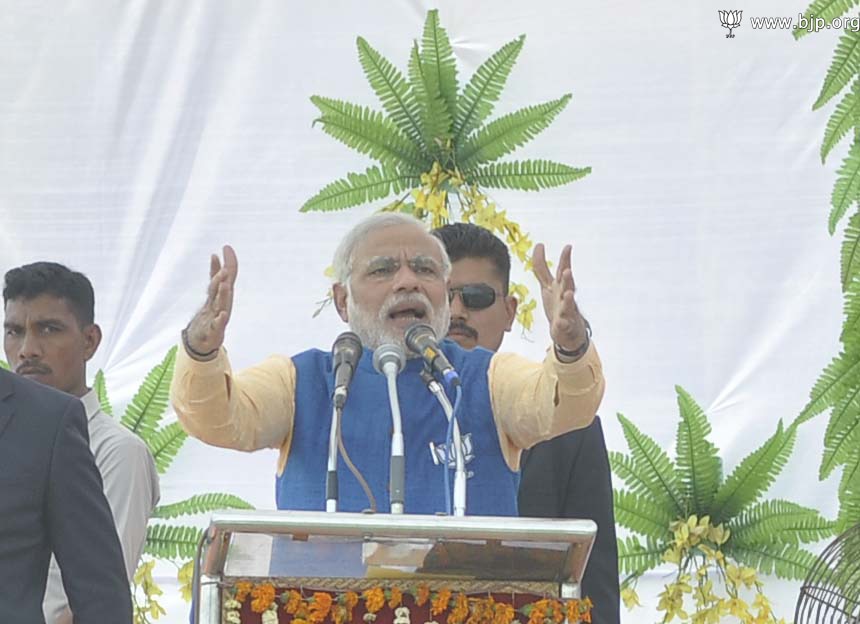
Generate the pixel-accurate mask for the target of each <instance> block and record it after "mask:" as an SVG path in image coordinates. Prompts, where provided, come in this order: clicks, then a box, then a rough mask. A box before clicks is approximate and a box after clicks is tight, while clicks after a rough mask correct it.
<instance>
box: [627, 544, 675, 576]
mask: <svg viewBox="0 0 860 624" xmlns="http://www.w3.org/2000/svg"><path fill="white" fill-rule="evenodd" d="M617 544H618V570H619V571H620V572H621V573H622V574H632V575H634V576H639V575H641V574H642V573H643V572H646V571H647V570H650V569H651V568H653V567H656V566H658V565H660V563H661V562H662V561H663V553H664V552H665V551H666V547H667V544H662V543H659V542H656V541H654V540H653V539H651V538H650V537H649V538H646V541H645V544H642V543H641V542H640V541H639V540H638V539H637V538H636V537H634V536H632V535H631V536H628V537H627V538H626V539H621V538H619V539H618V540H617Z"/></svg>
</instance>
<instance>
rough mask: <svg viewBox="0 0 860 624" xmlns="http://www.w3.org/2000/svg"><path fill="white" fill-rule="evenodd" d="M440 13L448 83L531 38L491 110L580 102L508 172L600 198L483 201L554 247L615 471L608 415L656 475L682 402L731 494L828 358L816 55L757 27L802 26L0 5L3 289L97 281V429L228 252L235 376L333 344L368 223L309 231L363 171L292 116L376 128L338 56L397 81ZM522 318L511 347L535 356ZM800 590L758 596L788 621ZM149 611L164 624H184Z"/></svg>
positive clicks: (823, 494)
mask: <svg viewBox="0 0 860 624" xmlns="http://www.w3.org/2000/svg"><path fill="white" fill-rule="evenodd" d="M434 7H438V8H439V9H440V13H441V19H442V22H443V25H444V26H445V27H446V28H447V30H448V32H449V35H450V37H451V40H452V44H453V47H454V52H455V54H456V56H457V58H458V62H459V68H460V73H459V76H460V80H461V82H463V81H464V80H465V79H466V78H467V77H468V76H470V75H471V74H472V72H473V71H474V69H475V68H476V67H477V65H478V64H479V63H480V62H482V61H483V60H484V59H485V58H486V57H487V56H488V55H489V54H490V53H491V52H493V51H495V50H496V49H497V48H498V47H500V46H501V45H502V44H503V43H505V42H507V41H509V40H511V39H513V38H514V37H516V36H517V35H519V34H521V33H526V34H527V39H526V45H525V48H524V50H523V52H522V54H521V56H520V60H519V63H518V65H517V66H516V68H515V69H514V72H513V74H512V76H511V78H510V80H509V83H508V87H507V89H506V94H505V95H504V96H503V101H502V102H501V104H500V106H499V107H498V109H497V113H504V112H508V111H511V110H514V109H516V108H519V107H521V106H523V105H526V104H532V103H535V102H538V101H546V100H549V99H553V98H556V97H559V96H560V95H561V94H563V93H565V92H568V91H569V92H572V93H573V100H572V101H571V103H570V105H569V106H568V108H567V110H566V111H565V112H564V113H563V114H562V115H561V116H560V117H559V118H558V120H557V121H556V122H555V123H554V124H553V126H552V127H551V129H550V130H549V131H547V132H546V133H545V134H544V135H542V136H540V137H538V139H537V140H535V141H534V142H533V143H532V144H531V145H530V146H528V148H527V149H524V150H522V152H520V153H519V154H517V156H518V157H520V158H523V157H542V158H551V159H555V160H559V161H562V162H566V163H569V164H572V165H574V166H586V165H590V166H592V167H593V169H594V172H593V173H592V175H590V176H588V177H587V178H586V179H584V180H583V181H580V182H577V183H575V184H573V185H570V186H568V187H565V188H562V189H558V190H552V191H548V192H543V193H541V194H539V195H535V194H525V193H513V192H497V193H494V197H495V199H496V200H497V201H498V202H499V204H500V205H501V206H502V207H504V208H506V209H507V210H508V212H509V214H511V215H513V216H514V217H516V218H517V219H519V220H520V221H521V222H522V223H523V224H524V225H525V226H526V229H528V230H529V231H530V232H531V233H532V236H533V238H534V239H535V240H537V241H544V242H546V243H547V245H548V247H549V249H550V252H551V254H552V255H556V256H557V253H558V251H559V250H560V249H561V246H562V245H563V244H564V243H566V242H572V243H573V244H574V274H575V277H576V280H577V284H578V287H579V295H578V298H579V301H580V303H581V305H582V306H583V308H584V309H585V311H586V313H587V315H588V317H589V319H590V320H591V321H592V325H593V327H594V332H595V341H596V343H597V345H598V347H599V350H600V353H601V356H602V358H603V362H604V365H605V372H606V377H607V381H608V387H607V393H606V397H605V399H604V401H603V405H602V407H601V410H600V412H601V414H602V415H603V418H604V423H605V424H604V427H605V430H606V434H607V441H608V444H609V446H610V448H614V449H618V450H624V449H625V445H624V442H623V438H622V436H621V430H620V427H619V425H618V423H617V421H616V419H615V418H614V415H615V413H616V412H619V411H620V412H623V413H624V414H625V415H626V416H628V417H630V418H632V419H633V420H634V421H635V422H636V423H637V424H638V425H639V426H640V427H641V428H642V429H643V430H644V431H646V432H647V433H649V434H650V435H652V436H654V437H655V438H656V439H657V440H658V441H660V442H661V443H662V444H664V445H665V446H666V447H667V448H669V449H671V450H672V451H673V446H674V431H675V425H676V422H677V407H676V405H675V396H674V389H673V385H674V384H676V383H677V384H681V385H682V386H684V387H685V388H686V389H687V390H689V391H690V392H691V393H692V394H693V396H694V397H695V398H696V399H697V400H698V401H699V402H700V404H702V405H703V406H704V407H705V409H706V411H707V413H708V415H709V416H710V418H711V420H712V422H713V424H714V427H715V433H714V438H715V442H716V443H717V445H718V446H719V447H720V449H721V450H722V454H723V457H724V461H725V467H726V469H727V471H728V470H731V468H732V467H734V466H735V465H736V464H737V462H738V461H739V460H740V459H741V458H742V457H744V456H745V455H746V454H748V453H749V452H750V451H752V450H753V449H754V448H755V447H756V446H758V445H759V444H760V443H761V442H762V441H763V440H764V439H765V438H766V437H767V436H768V435H770V433H771V432H772V431H773V429H774V428H775V426H776V423H777V421H778V420H779V419H780V418H782V419H784V420H786V421H790V420H791V419H793V418H794V416H795V415H796V414H797V413H798V412H799V411H800V409H801V408H802V407H803V405H804V404H805V401H806V397H807V396H808V392H809V389H810V388H811V387H812V385H813V383H814V381H815V379H816V378H817V375H818V373H819V372H820V370H821V369H822V368H823V366H824V365H825V364H826V363H827V362H828V361H829V359H830V357H831V356H832V355H834V354H835V353H836V350H837V346H838V342H837V337H838V333H839V328H840V323H841V319H840V316H841V315H840V308H841V303H840V294H839V285H838V250H839V239H837V238H831V237H829V236H828V234H827V231H826V215H827V212H828V202H829V194H830V189H831V188H832V185H833V182H834V180H835V170H836V168H837V166H838V162H839V159H840V158H841V155H842V154H843V153H844V150H839V153H838V154H834V155H833V156H832V157H831V158H832V161H831V162H830V163H828V165H827V166H822V165H821V163H820V161H819V157H818V147H819V144H820V137H821V135H822V132H823V128H824V125H825V123H826V121H827V116H828V111H829V109H828V111H823V112H817V113H813V112H811V105H812V102H813V101H814V100H815V98H816V96H817V93H818V90H819V88H820V84H821V82H822V80H823V77H824V75H825V72H826V69H827V67H828V65H829V62H830V58H831V54H832V49H833V47H834V45H835V41H836V35H835V33H832V32H825V33H819V34H817V35H814V36H811V37H808V38H806V39H804V40H802V41H801V42H795V41H794V40H793V39H792V38H791V36H790V34H789V33H788V32H787V31H754V30H753V29H752V28H751V27H750V25H749V21H748V19H749V17H750V16H795V17H796V16H797V13H798V12H800V11H801V10H803V9H804V8H805V4H804V3H803V2H797V1H795V2H790V3H784V2H777V1H776V0H760V1H759V2H757V3H756V5H755V6H754V7H753V6H728V5H724V4H719V3H715V2H713V1H712V0H706V1H705V2H696V3H681V2H669V1H667V0H658V1H656V2H649V3H628V2H624V3H622V2H619V1H618V0H610V1H608V2H601V3H587V2H560V1H558V0H530V1H529V2H514V1H513V0H506V1H504V2H501V1H498V0H496V1H490V0H480V1H478V0H472V1H470V2H468V3H466V2H452V1H448V0H444V1H440V2H438V3H432V4H431V3H428V2H417V1H414V0H399V1H396V2H394V1H389V2H385V1H383V0H364V1H363V2H346V1H343V0H340V1H329V2H286V1H275V0H272V1H268V2H264V1H254V0H244V1H241V2H240V1H233V2H230V1H228V0H218V1H214V0H210V1H208V2H207V1H203V0H185V1H183V2H163V1H159V0H132V1H129V2H116V1H107V0H105V1H101V2H95V1H91V2H87V1H85V0H78V1H66V2H58V1H56V0H53V1H51V2H47V1H36V0H31V1H28V2H14V1H13V0H0V271H6V270H8V269H9V268H12V267H14V266H17V265H20V264H22V263H25V262H30V261H34V260H39V259H52V260H57V261H61V262H64V263H66V264H68V265H70V266H71V267H73V268H75V269H77V270H81V271H83V272H85V273H86V274H87V275H89V277H90V278H91V279H92V281H93V283H94V285H95V288H96V299H97V310H96V313H97V317H98V321H99V322H100V323H101V325H102V328H103V329H104V333H105V341H104V343H103V344H102V346H101V349H100V350H99V352H98V354H97V355H96V358H95V360H94V362H93V368H92V371H93V372H94V371H95V370H96V369H97V368H100V367H101V368H103V369H104V370H105V371H106V375H107V381H108V384H109V389H110V392H111V397H112V399H113V400H114V402H115V403H117V404H124V403H125V402H127V401H128V400H129V399H130V397H131V395H132V394H133V392H134V391H135V390H136V388H137V387H138V385H139V383H140V382H141V381H142V379H143V376H144V374H145V372H146V371H147V370H149V368H151V367H152V366H153V365H154V364H155V363H157V362H158V361H159V360H160V358H161V357H162V356H163V354H164V352H165V351H166V350H167V349H168V348H169V347H170V346H171V344H173V343H174V342H175V341H176V340H177V338H178V334H179V330H180V328H181V327H182V326H183V325H184V324H185V323H186V322H187V320H188V318H189V317H190V315H191V314H192V313H193V312H194V310H195V309H196V307H197V306H198V305H200V304H201V303H202V298H203V296H204V291H205V284H206V280H207V270H208V254H209V253H210V252H213V251H216V250H218V249H219V246H220V245H221V244H222V243H225V242H229V243H231V244H233V245H234V246H235V248H236V250H237V252H238V256H239V263H240V275H239V281H238V285H237V291H238V293H237V302H236V307H235V310H234V315H233V321H232V322H231V325H230V327H229V334H228V347H229V348H230V351H231V354H232V358H233V362H234V365H235V366H236V367H238V368H240V367H242V366H244V365H248V364H250V363H253V362H255V361H257V360H260V359H261V358H263V357H264V356H266V355H267V354H269V353H270V352H273V351H278V352H285V353H294V352H297V351H299V350H302V349H305V348H308V347H311V346H322V347H324V348H325V347H327V346H328V345H330V344H331V341H332V339H333V338H334V336H335V335H336V334H337V333H338V332H339V331H341V330H342V326H341V324H340V321H339V319H338V318H337V317H336V315H335V314H334V312H333V310H331V309H328V310H326V311H325V312H324V313H323V314H322V315H321V317H320V318H317V319H311V313H312V311H313V310H314V309H315V302H316V301H317V300H319V299H320V298H321V297H322V296H323V294H324V292H325V289H326V281H325V278H324V277H323V274H322V271H323V269H324V267H326V266H327V265H328V264H329V262H330V257H331V254H332V252H333V250H334V247H335V245H336V243H337V241H338V240H339V238H340V236H341V235H342V233H344V232H345V231H346V230H347V229H348V228H349V227H350V226H351V225H352V224H353V223H354V222H355V221H356V220H357V219H359V218H361V217H362V216H365V215H367V214H369V213H370V212H371V210H372V209H371V207H364V208H362V209H355V210H351V211H347V212H342V213H337V214H299V212H298V208H299V206H301V205H302V203H303V202H304V201H305V200H306V199H307V198H309V197H310V196H311V195H313V194H314V193H315V192H316V191H317V190H318V189H319V188H321V187H322V186H323V185H324V184H326V183H328V182H329V181H331V180H332V179H334V178H335V177H340V176H342V175H343V174H344V173H346V172H347V171H354V170H360V169H363V168H364V167H365V166H366V163H367V161H365V160H364V159H363V158H361V157H359V156H357V155H354V154H353V153H352V152H351V151H350V150H348V149H347V148H345V147H343V146H342V145H340V144H338V143H336V142H335V141H333V140H332V139H330V138H329V137H328V136H326V135H324V134H323V133H322V132H321V131H320V130H319V129H318V128H317V129H314V128H312V127H311V122H312V120H313V119H314V117H315V114H316V109H315V108H314V107H313V106H312V104H311V103H310V101H309V99H308V98H309V96H310V95H312V94H321V95H328V96H332V97H337V98H342V99H347V100H352V101H358V102H362V103H366V104H375V101H374V98H373V93H372V91H371V90H370V88H369V86H368V85H367V84H366V82H365V80H364V78H363V75H362V72H361V68H360V65H359V64H358V61H357V57H356V50H355V38H356V36H357V35H359V34H360V35H362V36H364V37H365V38H367V39H368V40H369V42H370V43H371V44H372V45H374V46H375V47H376V48H377V49H379V50H380V51H381V52H382V53H383V54H385V55H386V56H387V57H388V58H390V59H391V60H392V61H394V62H395V63H396V64H397V65H398V66H400V67H401V68H403V69H405V65H406V59H407V56H408V52H409V48H410V46H411V42H412V39H413V38H416V37H420V33H421V28H422V24H423V19H424V15H425V13H426V10H427V9H429V8H434ZM732 8H739V9H744V22H743V24H742V25H741V27H740V28H739V29H738V30H737V31H736V37H735V38H734V39H726V38H725V33H726V31H725V30H724V29H723V28H721V27H720V24H719V20H718V17H717V10H718V9H732ZM843 147H844V146H843ZM531 283H532V284H533V283H534V282H531ZM536 318H537V319H538V320H539V322H538V323H537V324H536V329H535V331H534V332H533V334H532V335H531V337H530V338H529V339H522V338H520V337H519V335H516V334H511V336H510V337H509V338H508V340H507V342H506V344H505V347H506V348H508V349H511V350H517V351H521V352H523V353H527V354H530V355H532V356H534V357H536V358H537V357H540V356H541V354H542V352H543V349H544V347H545V344H546V343H547V340H548V334H547V331H546V328H545V326H544V324H543V323H542V322H540V321H542V317H540V316H536ZM820 418H821V417H820ZM823 424H824V423H823V420H817V421H813V422H812V423H809V424H806V425H804V428H803V429H802V430H801V435H800V438H799V443H798V448H797V450H796V452H795V454H794V456H793V457H792V459H791V461H790V463H789V466H788V467H787V469H786V470H785V472H784V474H783V475H782V476H781V477H780V479H779V480H778V481H777V483H776V484H775V485H774V487H773V489H772V491H771V494H770V495H771V496H774V497H776V496H780V497H786V498H791V499H793V500H795V501H797V502H799V503H802V504H805V505H811V506H816V507H818V508H819V509H821V510H822V511H823V512H824V513H825V514H828V515H833V514H834V512H835V510H836V500H835V491H836V482H835V480H834V479H831V480H830V481H828V482H825V483H823V484H819V483H818V481H817V469H818V463H819V457H820V453H821V445H822V442H821V440H822V435H823V428H824V427H823ZM274 464H275V455H274V452H259V453H256V454H250V455H249V454H242V453H237V452H231V451H224V450H219V449H214V448H209V447H206V446H204V445H203V444H201V443H199V442H197V441H194V440H192V441H189V442H188V443H187V445H186V447H185V448H184V450H183V451H182V453H181V455H180V457H179V458H178V459H177V461H176V462H175V464H174V466H173V468H171V470H170V472H169V473H168V474H167V475H166V476H164V477H163V479H162V501H163V502H172V501H176V500H179V499H180V498H184V497H185V496H187V495H189V494H191V493H194V492H198V491H210V490H221V491H230V492H234V493H237V494H240V495H242V496H244V497H246V498H247V499H248V500H250V501H251V502H253V503H254V504H256V505H257V506H259V507H261V508H272V507H273V506H274V496H273V491H274V488H273V473H274ZM163 572H164V573H165V575H164V576H163V577H161V578H160V579H159V580H160V581H163V582H164V583H165V584H166V585H168V586H171V584H172V581H171V580H170V579H171V578H172V576H170V575H171V574H172V571H171V570H170V569H165V570H163ZM663 578H664V577H663V576H662V575H660V574H654V575H651V576H650V577H649V578H648V579H646V580H645V581H644V582H643V583H642V584H640V589H641V591H640V594H641V595H642V597H643V600H644V601H645V602H646V603H647V604H648V605H650V607H649V608H648V609H645V610H641V611H639V612H635V613H634V614H627V615H626V617H625V622H634V621H636V622H638V621H648V620H654V619H656V618H655V617H654V615H655V614H654V611H653V607H654V606H655V605H656V598H655V597H656V594H657V592H658V591H659V588H660V583H661V581H662V580H663ZM797 587H798V585H797V584H795V583H779V582H775V581H773V582H770V583H769V591H770V592H771V593H772V594H773V596H774V598H775V599H776V601H777V602H778V604H779V611H781V613H782V614H783V615H785V616H789V615H790V614H793V608H794V602H795V600H796V596H797ZM168 594H170V597H169V598H167V599H166V600H165V603H166V604H168V605H169V606H170V615H169V617H168V618H167V621H168V622H183V621H186V620H185V618H186V613H187V607H184V606H182V605H181V604H180V602H179V600H178V598H176V597H175V592H174V591H173V589H172V587H169V588H168Z"/></svg>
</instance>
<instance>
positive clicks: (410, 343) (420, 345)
mask: <svg viewBox="0 0 860 624" xmlns="http://www.w3.org/2000/svg"><path fill="white" fill-rule="evenodd" d="M403 338H404V341H405V342H406V346H407V347H409V350H410V351H414V352H415V353H417V354H418V355H423V352H424V346H425V345H426V344H427V339H428V338H429V339H430V341H431V342H433V343H435V342H436V332H435V331H433V328H432V327H430V326H429V325H426V324H424V323H415V324H414V325H410V326H409V329H407V330H406V334H405V335H404V336H403Z"/></svg>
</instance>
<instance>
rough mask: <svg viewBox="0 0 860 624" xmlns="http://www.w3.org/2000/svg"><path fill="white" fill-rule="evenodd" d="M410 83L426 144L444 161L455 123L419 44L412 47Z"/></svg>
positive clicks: (431, 151) (434, 155) (435, 155)
mask: <svg viewBox="0 0 860 624" xmlns="http://www.w3.org/2000/svg"><path fill="white" fill-rule="evenodd" d="M409 83H410V84H411V85H412V91H413V93H415V99H416V101H417V102H418V107H419V111H420V115H421V127H422V129H423V136H424V144H425V145H426V146H427V149H428V150H429V151H430V153H431V155H432V156H433V157H434V158H435V159H438V160H442V161H444V160H445V158H444V156H443V154H444V152H445V149H446V145H447V142H448V140H449V139H450V138H451V130H452V128H451V125H452V123H453V121H452V118H451V113H450V112H449V111H448V106H447V104H446V103H445V100H443V99H442V95H441V94H440V93H439V89H438V85H436V84H435V83H434V82H433V79H432V77H431V76H430V75H429V74H428V72H427V70H426V68H425V67H424V65H423V64H422V62H421V55H420V53H419V52H418V44H417V43H416V44H415V45H413V46H412V53H411V55H410V56H409Z"/></svg>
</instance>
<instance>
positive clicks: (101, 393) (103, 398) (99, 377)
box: [93, 369, 113, 416]
mask: <svg viewBox="0 0 860 624" xmlns="http://www.w3.org/2000/svg"><path fill="white" fill-rule="evenodd" d="M93 390H95V391H96V396H97V397H98V398H99V405H100V406H101V409H102V411H103V412H104V413H105V414H107V415H108V416H113V407H112V406H111V404H110V399H109V398H108V393H107V388H106V387H105V374H104V371H102V370H101V369H99V370H98V371H96V376H95V379H93Z"/></svg>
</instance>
